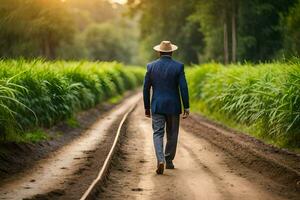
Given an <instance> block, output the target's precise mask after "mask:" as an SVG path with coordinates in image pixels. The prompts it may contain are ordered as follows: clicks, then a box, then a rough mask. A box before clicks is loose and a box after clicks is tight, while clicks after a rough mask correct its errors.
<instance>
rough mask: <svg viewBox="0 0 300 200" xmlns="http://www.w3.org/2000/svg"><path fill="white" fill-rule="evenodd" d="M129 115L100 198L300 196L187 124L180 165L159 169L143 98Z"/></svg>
mask: <svg viewBox="0 0 300 200" xmlns="http://www.w3.org/2000/svg"><path fill="white" fill-rule="evenodd" d="M128 121H129V123H128V128H127V132H126V136H125V138H124V143H123V144H122V146H121V149H120V152H119V156H118V157H117V159H116V160H115V163H114V166H113V169H112V171H111V174H110V176H109V180H108V182H107V185H106V186H105V187H104V188H103V192H102V193H101V194H99V196H98V199H99V200H100V199H143V200H147V199H149V200H152V199H153V200H154V199H161V200H175V199H176V200H181V199H184V200H189V199H204V200H218V199H222V200H224V199H225V200H226V199H228V200H229V199H230V200H232V199H236V200H243V199H244V200H246V199H249V200H252V199H257V200H259V199H261V200H276V199H277V200H278V199H299V196H298V195H297V194H299V193H293V194H287V193H284V192H283V193H281V191H280V188H282V187H283V186H281V185H279V184H278V183H275V182H274V181H272V180H271V179H268V178H266V177H265V176H263V175H262V174H260V173H259V172H255V171H254V170H251V169H248V168H247V167H245V166H242V165H240V164H238V163H239V161H238V160H235V159H234V158H232V156H230V155H229V154H228V153H227V152H226V151H224V150H223V149H221V148H218V147H216V146H215V145H212V144H211V143H210V142H208V141H207V140H205V139H204V138H202V137H199V136H198V135H196V134H193V133H192V132H191V131H189V130H187V129H186V130H185V131H184V130H183V129H181V130H180V137H179V144H178V151H177V155H176V158H175V161H174V164H175V167H176V169H174V170H165V173H164V175H162V176H161V175H156V174H155V167H156V166H155V165H156V161H155V156H154V148H153V144H152V131H151V120H150V119H146V118H144V117H143V107H142V105H141V104H140V105H139V107H138V108H137V109H136V110H135V111H134V112H133V113H132V115H131V117H130V118H129V120H128ZM204 131H205V130H204ZM207 133H208V134H209V131H208V130H207ZM228 161H230V162H231V164H233V165H235V163H236V167H235V168H232V165H228Z"/></svg>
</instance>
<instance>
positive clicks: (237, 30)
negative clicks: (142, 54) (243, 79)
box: [129, 0, 300, 64]
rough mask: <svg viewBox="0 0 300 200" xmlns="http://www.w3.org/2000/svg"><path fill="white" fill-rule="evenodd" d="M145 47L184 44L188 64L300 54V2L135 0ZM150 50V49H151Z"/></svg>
mask: <svg viewBox="0 0 300 200" xmlns="http://www.w3.org/2000/svg"><path fill="white" fill-rule="evenodd" d="M129 5H130V6H131V8H132V10H133V13H134V14H137V15H139V14H140V13H141V18H140V29H141V42H142V46H144V47H146V48H147V49H150V47H151V46H152V45H153V44H154V43H157V42H158V41H160V40H163V39H170V40H172V41H174V42H175V43H177V44H178V45H179V48H180V50H179V52H180V53H179V54H178V58H179V59H181V60H182V61H184V62H186V63H197V62H207V61H211V60H215V61H218V62H223V63H225V64H228V63H231V62H233V63H234V62H236V61H242V62H243V61H245V60H246V61H253V62H259V61H266V60H272V59H275V58H276V59H277V58H283V57H284V58H285V57H291V56H295V55H296V56H299V53H300V52H299V48H298V47H299V45H297V44H298V43H299V25H298V24H299V23H298V22H299V12H298V11H299V5H300V3H299V0H276V1H272V0H265V1H258V0H253V1H249V0H239V1H238V0H223V1H219V0H209V1H207V0H178V1H172V0H152V1H148V0H129ZM149 52H150V51H149Z"/></svg>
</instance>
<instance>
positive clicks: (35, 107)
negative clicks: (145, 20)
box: [0, 60, 144, 141]
mask: <svg viewBox="0 0 300 200" xmlns="http://www.w3.org/2000/svg"><path fill="white" fill-rule="evenodd" d="M143 75H144V71H143V69H141V68H138V67H128V66H123V65H122V64H119V63H117V62H65V61H55V62H45V61H42V60H33V61H24V60H2V61H0V141H16V140H17V141H18V140H20V141H24V140H25V141H31V140H32V141H38V140H39V139H46V138H45V137H46V136H45V135H43V134H42V132H41V130H40V128H44V127H51V126H53V125H54V124H56V123H57V122H60V121H62V120H69V119H72V117H73V116H74V114H75V113H76V112H78V111H81V110H85V109H89V108H91V107H94V106H95V105H97V104H99V103H101V102H103V101H105V100H108V99H111V98H115V97H118V96H120V95H121V94H122V93H123V92H125V91H126V90H130V89H134V88H135V87H136V86H138V85H140V84H141V83H142V80H143ZM28 131H29V133H28V134H25V133H26V132H28Z"/></svg>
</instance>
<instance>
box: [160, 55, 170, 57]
mask: <svg viewBox="0 0 300 200" xmlns="http://www.w3.org/2000/svg"><path fill="white" fill-rule="evenodd" d="M160 58H172V56H171V55H161V56H160Z"/></svg>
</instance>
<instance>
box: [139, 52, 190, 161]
mask: <svg viewBox="0 0 300 200" xmlns="http://www.w3.org/2000/svg"><path fill="white" fill-rule="evenodd" d="M151 87H152V91H153V94H152V100H151V106H150V89H151ZM143 96H144V107H145V109H150V108H151V111H152V128H153V142H154V147H155V153H156V158H157V162H158V163H162V162H167V165H168V164H169V165H171V163H172V161H173V159H174V157H175V154H176V147H177V140H178V131H179V114H180V113H181V112H182V111H181V107H182V105H181V101H182V103H183V107H184V108H185V109H187V108H189V94H188V87H187V83H186V79H185V74H184V66H183V64H182V63H180V62H177V61H175V60H173V59H172V58H171V56H161V58H160V59H158V60H156V61H154V62H152V63H149V64H148V65H147V72H146V75H145V80H144V91H143ZM165 128H166V132H167V143H166V149H165V151H164V147H163V145H164V143H163V138H164V134H165Z"/></svg>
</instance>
